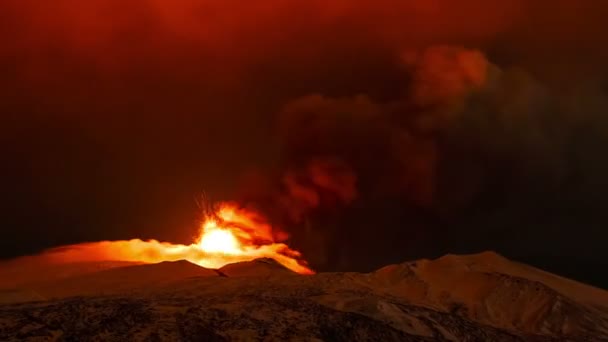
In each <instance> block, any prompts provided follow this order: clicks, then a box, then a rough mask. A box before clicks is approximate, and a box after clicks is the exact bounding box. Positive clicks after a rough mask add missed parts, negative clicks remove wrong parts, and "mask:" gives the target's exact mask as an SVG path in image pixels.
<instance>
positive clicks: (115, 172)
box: [0, 0, 608, 288]
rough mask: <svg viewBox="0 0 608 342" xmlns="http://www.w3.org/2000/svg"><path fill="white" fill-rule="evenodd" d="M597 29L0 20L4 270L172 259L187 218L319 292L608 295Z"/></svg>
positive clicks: (65, 9)
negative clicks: (113, 259)
mask: <svg viewBox="0 0 608 342" xmlns="http://www.w3.org/2000/svg"><path fill="white" fill-rule="evenodd" d="M606 18H608V4H607V3H605V2H603V1H595V0H587V1H575V0H571V1H568V0H552V1H545V0H539V1H524V0H511V1H507V0H505V1H502V0H500V1H485V0H463V1H450V0H435V1H427V0H409V1H397V0H375V1H356V2H355V1H348V0H335V1H332V0H307V1H280V0H262V1H211V0H203V1H199V0H181V1H165V0H132V1H123V0H88V1H81V0H54V1H36V0H3V1H2V2H1V3H0V41H1V44H0V156H1V158H2V164H1V166H2V167H1V168H0V182H1V183H0V189H2V196H1V197H0V198H1V199H0V201H1V203H0V227H1V228H0V229H1V232H2V238H0V258H11V257H15V256H19V255H25V254H32V253H37V252H40V251H41V250H44V249H47V248H50V247H54V246H60V245H65V244H72V243H79V242H86V241H98V240H115V239H131V238H142V239H150V238H154V239H159V240H165V241H172V242H175V243H189V242H191V240H192V237H193V236H194V235H196V233H197V229H198V221H199V220H200V216H201V210H200V207H199V205H198V204H197V202H200V198H201V196H202V195H203V194H205V195H206V196H207V197H208V198H211V199H213V200H215V201H223V200H235V201H238V202H239V203H241V204H242V205H243V206H250V207H254V208H256V209H257V210H259V211H261V212H263V213H264V214H265V215H266V216H267V217H268V218H269V220H270V221H271V222H273V223H275V224H277V225H278V226H281V229H283V230H285V231H287V232H289V233H290V234H291V236H292V239H291V240H290V241H289V243H290V245H291V246H292V247H294V248H296V249H300V250H301V251H302V252H303V253H304V256H305V257H306V259H308V260H309V261H310V263H311V265H312V266H313V267H314V268H316V269H318V270H321V271H329V270H355V271H369V270H372V269H375V268H378V267H381V266H383V265H386V264H389V263H395V262H401V261H405V260H410V259H418V258H432V257H437V256H439V255H442V254H446V253H472V252H480V251H483V250H496V251H498V252H499V253H501V254H503V255H505V256H507V257H509V258H512V259H515V260H519V261H523V262H527V263H531V264H533V265H535V266H538V267H541V268H544V269H546V270H548V271H551V272H555V273H558V274H561V275H564V276H568V277H572V278H574V279H577V280H581V281H585V282H589V283H591V284H594V285H597V286H600V287H604V288H608V275H607V274H606V273H605V272H603V270H605V269H608V261H607V260H608V249H607V248H606V246H607V245H608V231H607V228H608V201H607V200H606V194H608V178H607V175H608V153H606V151H607V149H608V64H607V62H606V61H608V35H606V28H607V27H608V26H607V24H606ZM318 165H322V166H321V167H319V168H316V169H315V168H314V167H313V168H311V167H312V166H318ZM310 170H317V171H316V172H317V173H315V172H313V171H310ZM290 179H297V182H299V183H298V184H300V185H304V186H305V187H306V188H307V189H309V190H312V191H314V192H315V193H316V194H317V195H318V196H319V198H321V200H320V201H319V203H315V204H314V205H306V206H305V208H304V209H302V208H301V206H302V201H301V200H302V198H301V196H300V195H298V193H297V192H296V191H294V190H293V189H294V188H293V184H292V183H290V182H289V180H290ZM319 179H322V180H323V181H322V182H321V181H319ZM350 182H354V183H352V184H351V183H350ZM351 185H353V186H354V187H355V188H354V189H351V188H349V187H350V186H351ZM298 196H300V197H298ZM294 198H296V199H297V200H294ZM294 203H295V204H294ZM292 204H293V205H292ZM296 207H297V208H296ZM296 209H298V210H296ZM294 211H297V212H296V213H295V214H294Z"/></svg>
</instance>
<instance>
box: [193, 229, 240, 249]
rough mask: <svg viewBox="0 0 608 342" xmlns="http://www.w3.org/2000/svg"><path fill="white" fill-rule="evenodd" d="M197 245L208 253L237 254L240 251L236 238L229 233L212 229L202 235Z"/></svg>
mask: <svg viewBox="0 0 608 342" xmlns="http://www.w3.org/2000/svg"><path fill="white" fill-rule="evenodd" d="M199 245H200V246H201V249H202V250H204V251H207V252H209V253H214V252H215V253H225V254H238V253H239V252H240V251H241V247H240V246H239V241H238V240H237V239H236V237H234V235H233V234H232V232H231V231H229V230H224V229H214V230H213V231H210V232H208V233H206V234H204V235H203V237H202V239H201V242H200V243H199Z"/></svg>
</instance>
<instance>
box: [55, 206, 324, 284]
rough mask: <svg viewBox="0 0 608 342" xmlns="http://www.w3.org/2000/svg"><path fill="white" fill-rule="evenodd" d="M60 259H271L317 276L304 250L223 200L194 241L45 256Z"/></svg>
mask: <svg viewBox="0 0 608 342" xmlns="http://www.w3.org/2000/svg"><path fill="white" fill-rule="evenodd" d="M45 257H46V258H47V260H49V261H51V262H57V263H67V262H88V261H131V262H142V263H159V262H163V261H178V260H187V261H189V262H192V263H194V264H197V265H199V266H202V267H206V268H213V269H217V268H221V267H222V266H224V265H227V264H231V263H235V262H243V261H251V260H255V259H258V258H271V259H274V260H275V261H277V262H278V263H280V264H281V265H283V266H285V267H287V268H288V269H290V270H292V271H294V272H297V273H300V274H313V273H314V272H313V271H312V270H311V269H310V268H308V267H307V263H306V261H304V260H303V259H302V256H301V254H300V252H298V251H295V250H293V249H291V248H289V246H287V245H286V244H284V243H280V242H275V239H274V238H273V234H272V227H271V226H270V225H268V224H267V223H265V222H264V221H263V219H262V217H261V216H260V215H258V214H257V213H255V212H251V211H248V210H243V209H239V208H238V207H237V206H236V205H232V204H226V203H224V204H222V205H220V207H219V209H218V210H217V211H216V212H215V213H214V215H213V217H207V218H205V220H204V222H203V223H202V224H201V231H200V234H199V236H198V237H197V238H196V239H195V241H194V243H192V244H190V245H181V244H172V243H167V242H159V241H156V240H150V241H142V240H137V239H135V240H129V241H103V242H94V243H83V244H78V245H73V246H66V247H59V248H56V249H53V250H51V251H49V252H48V253H46V254H45Z"/></svg>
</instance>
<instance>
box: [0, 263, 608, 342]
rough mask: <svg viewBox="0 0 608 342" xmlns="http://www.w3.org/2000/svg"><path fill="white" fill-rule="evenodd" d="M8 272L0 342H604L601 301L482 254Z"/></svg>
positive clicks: (595, 293) (603, 295) (606, 306)
mask: <svg viewBox="0 0 608 342" xmlns="http://www.w3.org/2000/svg"><path fill="white" fill-rule="evenodd" d="M12 266H13V267H12V268H11V270H12V272H13V273H12V276H11V277H7V276H6V275H7V273H3V278H2V280H1V283H0V302H1V303H2V306H0V340H2V341H17V340H19V341H28V340H36V341H40V340H50V341H58V340H62V341H63V340H65V341H72V340H74V341H88V340H104V341H115V340H116V341H118V340H132V341H140V340H141V341H166V340H181V341H233V340H241V341H250V340H251V341H258V340H264V341H285V340H305V341H370V340H373V341H564V340H569V341H607V340H608V292H607V291H604V290H601V289H598V288H594V287H592V286H588V285H585V284H582V283H578V282H576V281H573V280H569V279H566V278H562V277H560V276H557V275H554V274H551V273H548V272H545V271H542V270H539V269H536V268H533V267H531V266H528V265H525V264H521V263H517V262H514V261H511V260H508V259H506V258H504V257H502V256H500V255H498V254H496V253H493V252H484V253H481V254H475V255H446V256H443V257H441V258H438V259H435V260H426V259H425V260H417V261H412V262H405V263H402V264H396V265H389V266H386V267H383V268H381V269H379V270H377V271H374V272H371V273H318V274H315V275H302V274H297V273H295V272H293V271H291V270H289V269H288V268H286V267H285V266H283V265H281V264H280V263H278V262H275V261H274V260H273V259H256V260H253V261H248V262H240V263H234V264H229V265H225V266H223V267H221V268H219V269H208V268H204V267H201V266H198V265H195V264H193V263H190V262H188V261H175V262H162V263H157V264H137V263H115V262H112V263H103V262H88V263H76V264H70V265H60V266H52V267H46V268H45V269H46V270H47V272H44V273H31V272H29V269H28V267H30V268H31V265H22V266H23V267H21V268H18V267H15V265H14V264H13V265H12ZM53 267H56V269H53ZM2 269H3V270H4V271H6V270H7V269H9V268H8V267H6V265H4V267H3V268H2ZM16 270H20V271H21V272H22V273H28V276H27V277H19V272H18V271H16ZM32 274H38V275H37V276H36V275H32ZM50 274H53V275H54V276H53V277H51V276H49V275H50Z"/></svg>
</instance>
